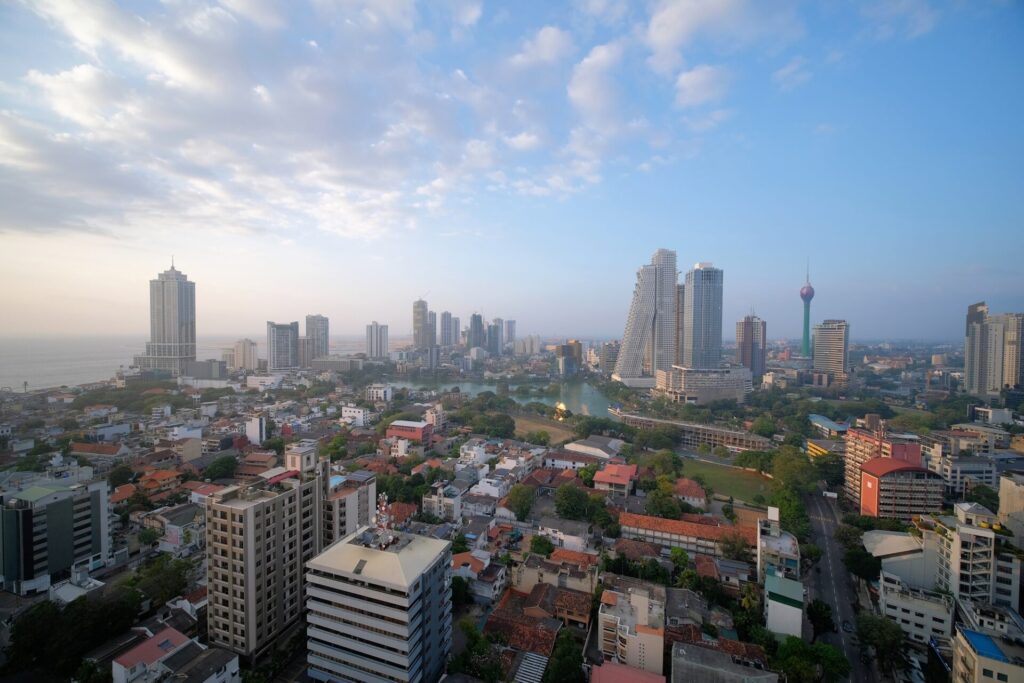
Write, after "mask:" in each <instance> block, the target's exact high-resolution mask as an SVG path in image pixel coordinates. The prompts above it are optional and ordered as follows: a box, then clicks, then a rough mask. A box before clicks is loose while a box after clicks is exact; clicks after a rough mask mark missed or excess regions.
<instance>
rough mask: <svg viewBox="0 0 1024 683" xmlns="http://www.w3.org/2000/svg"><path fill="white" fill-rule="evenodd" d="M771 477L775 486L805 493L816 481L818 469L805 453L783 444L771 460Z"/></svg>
mask: <svg viewBox="0 0 1024 683" xmlns="http://www.w3.org/2000/svg"><path fill="white" fill-rule="evenodd" d="M772 477H773V478H774V479H775V484H776V486H779V487H782V488H787V489H792V490H793V491H796V492H797V493H807V492H809V491H811V490H812V489H813V488H814V486H815V484H816V483H817V481H818V471H817V469H816V468H815V467H814V465H813V464H811V461H810V459H808V457H807V456H806V455H805V454H803V453H801V452H800V451H798V450H796V449H795V448H793V447H792V446H783V447H782V448H780V449H779V451H778V453H776V455H775V458H774V459H773V460H772Z"/></svg>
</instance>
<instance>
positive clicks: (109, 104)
mask: <svg viewBox="0 0 1024 683" xmlns="http://www.w3.org/2000/svg"><path fill="white" fill-rule="evenodd" d="M1022 46H1024V9H1022V7H1021V5H1020V4H1019V3H1012V2H955V1H951V2H941V1H939V0H934V1H931V0H889V1H886V2H877V3H876V2H844V1H840V0H830V1H825V2H813V3H796V2H792V3H791V2H785V1H784V0H779V1H777V2H758V1H754V0H750V1H746V0H718V1H714V2H712V1H710V0H683V1H679V2H668V1H660V0H659V1H653V2H647V3H643V2H616V1H615V0H579V1H577V2H567V3H549V2H516V3H506V4H499V3H492V2H481V1H479V0H452V1H450V2H441V1H437V2H430V3H414V2H411V1H406V0H374V1H372V2H371V1H370V0H314V1H313V2H311V3H308V4H306V3H298V2H283V1H282V2H274V1H273V0H222V1H221V2H219V3H218V2H214V1H212V0H208V1H200V0H166V1H165V2H155V1H151V2H136V3H120V4H116V3H104V2H67V1H58V0H40V1H38V2H25V3H23V4H17V3H13V4H12V3H7V4H4V5H2V6H0V57H2V59H0V244H2V245H3V246H4V248H3V249H0V307H2V308H3V310H4V311H5V325H4V329H5V332H6V333H7V334H19V335H49V334H68V333H73V332H81V333H90V334H96V333H136V332H138V333H140V334H143V333H145V331H146V329H147V325H148V317H147V306H148V301H147V290H146V281H147V280H148V279H149V278H151V277H152V276H153V275H154V274H155V273H156V272H157V271H159V270H163V269H164V268H165V267H166V265H167V263H168V261H169V260H170V255H171V254H174V255H175V259H176V262H177V264H178V267H179V268H180V269H181V270H183V271H185V272H186V273H187V274H188V275H189V276H190V277H191V278H192V279H194V280H196V281H197V283H198V284H197V297H198V318H199V320H198V324H199V333H200V335H204V334H208V335H213V334H217V335H220V334H235V333H238V334H242V333H258V332H259V331H260V330H261V329H262V328H263V324H264V321H265V320H267V319H273V320H294V319H301V317H302V316H303V315H305V314H306V313H308V312H321V313H324V314H326V315H328V316H330V317H331V319H332V330H333V331H334V332H336V333H340V334H345V333H359V332H360V331H361V330H362V328H363V326H364V325H365V324H366V323H367V322H369V321H370V320H371V319H376V320H379V321H380V322H386V323H389V324H390V325H391V327H392V335H396V336H397V335H400V334H404V333H406V332H407V331H408V330H409V329H410V328H411V302H412V300H414V299H415V298H417V297H419V296H424V297H425V298H427V299H428V301H429V302H430V304H431V307H432V308H433V309H436V310H437V311H438V312H440V311H442V310H451V311H452V312H453V313H454V314H456V315H459V316H461V317H462V319H463V321H464V322H465V321H467V320H468V317H469V314H470V313H471V312H473V311H482V312H483V313H484V314H485V315H487V316H500V317H504V318H514V319H517V320H518V321H519V331H520V334H524V333H529V332H538V333H541V334H545V335H567V336H582V337H591V336H608V337H612V336H618V335H619V334H621V330H622V326H623V322H624V319H625V314H626V310H627V308H628V303H629V298H630V295H631V292H632V287H633V282H634V278H635V271H636V268H637V266H638V265H640V264H641V263H644V262H647V261H648V259H649V257H650V254H651V253H652V252H653V251H654V250H655V249H656V248H658V247H667V248H672V249H675V250H676V251H677V252H678V255H679V263H680V267H681V268H685V267H687V266H688V265H689V264H691V263H693V262H696V261H712V262H714V263H715V264H716V265H718V266H719V267H722V268H723V269H724V270H725V308H726V310H725V315H724V319H725V336H726V337H727V338H729V337H731V336H732V332H733V322H734V321H735V320H736V319H737V318H739V317H741V316H742V315H743V314H745V313H747V312H749V311H751V310H755V311H756V312H757V313H758V314H759V315H761V316H762V317H764V318H765V319H766V320H767V321H768V331H769V336H771V337H772V338H777V337H780V336H796V335H797V334H798V333H799V326H800V315H801V309H800V301H799V298H798V295H797V291H798V289H799V287H800V286H801V285H802V284H803V271H804V266H805V262H806V260H807V259H810V261H811V280H812V283H813V284H814V286H815V289H816V290H817V297H816V299H815V301H814V305H813V315H814V318H815V320H820V319H823V318H826V317H842V318H846V319H848V320H849V321H850V323H851V327H852V330H853V336H854V337H855V338H924V339H956V338H957V337H958V336H959V335H960V334H962V325H963V322H962V320H963V313H964V310H965V308H966V306H967V305H968V304H970V303H973V302H975V301H978V300H982V299H984V300H987V301H988V302H989V304H990V306H991V307H992V309H993V310H996V311H1004V310H1016V311H1019V310H1024V268H1022V267H1021V264H1022V256H1021V254H1022V253H1024V225H1022V223H1024V222H1022V217H1024V182H1022V181H1024V169H1022V166H1021V163H1020V160H1021V159H1022V158H1024V134H1022V132H1021V125H1020V121H1022V120H1024V91H1022V90H1021V88H1020V84H1021V83H1022V82H1024V47H1022Z"/></svg>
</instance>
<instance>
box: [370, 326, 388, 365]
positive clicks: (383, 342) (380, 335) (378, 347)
mask: <svg viewBox="0 0 1024 683" xmlns="http://www.w3.org/2000/svg"><path fill="white" fill-rule="evenodd" d="M366 357H367V358H371V359H380V358H387V357H388V326H387V325H381V324H379V323H378V322H377V321H376V320H374V321H373V322H372V323H370V324H369V325H367V326H366Z"/></svg>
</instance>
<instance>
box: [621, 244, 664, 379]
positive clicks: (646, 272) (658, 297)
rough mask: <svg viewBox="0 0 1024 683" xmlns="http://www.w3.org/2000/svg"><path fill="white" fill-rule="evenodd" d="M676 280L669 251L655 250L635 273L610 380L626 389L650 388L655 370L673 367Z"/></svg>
mask: <svg viewBox="0 0 1024 683" xmlns="http://www.w3.org/2000/svg"><path fill="white" fill-rule="evenodd" d="M677 281H678V275H677V273H676V253H675V252H674V251H671V250H670V249H658V250H657V251H656V252H654V256H652V257H651V263H650V264H649V265H644V266H641V267H640V269H639V270H638V271H637V274H636V286H635V287H634V289H633V301H632V303H630V306H629V315H628V316H627V317H626V327H625V331H624V332H623V335H622V344H621V347H620V348H619V358H618V360H617V361H616V365H615V373H614V374H613V375H612V377H613V379H616V380H618V381H620V382H622V383H623V384H625V385H626V386H634V387H653V386H654V373H655V371H656V370H669V369H670V368H671V367H672V363H673V361H674V360H675V345H676V294H677Z"/></svg>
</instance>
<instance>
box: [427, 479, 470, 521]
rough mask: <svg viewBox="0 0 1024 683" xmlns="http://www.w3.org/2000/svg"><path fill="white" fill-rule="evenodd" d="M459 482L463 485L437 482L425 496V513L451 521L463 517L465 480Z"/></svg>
mask: <svg viewBox="0 0 1024 683" xmlns="http://www.w3.org/2000/svg"><path fill="white" fill-rule="evenodd" d="M457 483H458V484H460V485H461V486H456V485H455V484H449V483H448V482H446V481H439V482H435V483H434V484H433V486H431V487H430V491H429V492H428V493H426V494H424V496H423V513H424V514H428V515H433V516H434V517H437V518H438V519H443V520H446V521H449V522H456V521H459V520H460V519H462V494H463V492H464V490H465V489H464V488H463V486H464V482H457Z"/></svg>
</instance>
